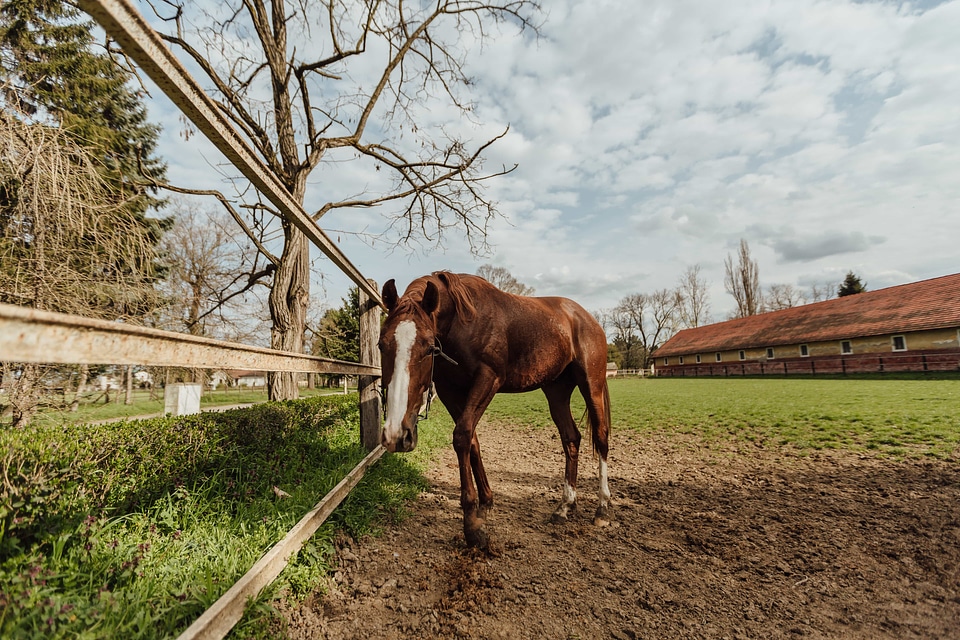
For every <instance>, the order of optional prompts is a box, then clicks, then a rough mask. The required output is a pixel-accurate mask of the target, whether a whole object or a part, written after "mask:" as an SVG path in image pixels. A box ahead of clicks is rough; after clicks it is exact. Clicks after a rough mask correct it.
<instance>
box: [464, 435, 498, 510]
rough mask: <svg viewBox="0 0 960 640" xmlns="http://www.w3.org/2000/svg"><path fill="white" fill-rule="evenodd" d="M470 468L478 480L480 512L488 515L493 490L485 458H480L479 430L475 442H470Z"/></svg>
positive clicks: (474, 438)
mask: <svg viewBox="0 0 960 640" xmlns="http://www.w3.org/2000/svg"><path fill="white" fill-rule="evenodd" d="M470 468H471V469H472V471H473V477H474V479H475V480H476V481H477V499H478V500H479V502H480V505H479V507H478V514H479V516H480V517H481V518H486V517H487V512H488V511H489V510H490V507H492V506H493V490H491V489H490V482H489V481H488V480H487V472H486V470H484V468H483V460H482V459H481V458H480V441H479V440H478V439H477V432H476V431H474V432H473V442H471V443H470Z"/></svg>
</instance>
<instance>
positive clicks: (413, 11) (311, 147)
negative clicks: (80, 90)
mask: <svg viewBox="0 0 960 640" xmlns="http://www.w3.org/2000/svg"><path fill="white" fill-rule="evenodd" d="M153 4H154V7H155V10H156V11H157V14H158V15H159V16H161V17H162V18H163V19H165V20H168V21H169V22H170V23H171V25H172V28H173V29H174V31H173V32H172V33H168V34H164V35H162V37H163V38H164V39H165V40H166V41H167V42H169V43H170V44H172V45H173V46H175V47H177V48H179V49H180V50H182V51H183V52H185V53H186V55H187V56H188V57H189V58H191V59H192V61H193V62H194V63H195V64H196V66H197V67H198V68H199V70H200V72H201V73H202V74H203V76H205V79H206V81H207V82H208V83H209V85H210V86H211V91H212V94H213V96H214V98H215V100H216V101H217V104H218V106H219V107H220V109H221V110H222V112H223V114H224V116H225V117H226V118H228V119H229V120H230V121H231V122H232V123H233V124H234V126H235V127H236V128H237V129H238V130H239V131H241V132H242V133H243V134H244V135H245V136H246V137H247V139H248V140H249V141H250V143H251V144H252V145H253V147H254V148H255V149H256V151H257V153H258V154H259V155H260V157H261V159H262V160H263V161H264V163H265V164H266V165H267V166H268V167H269V168H270V169H271V170H272V171H273V172H274V173H275V174H276V175H277V176H278V177H279V179H280V181H281V182H282V183H283V185H284V186H285V187H286V188H287V190H288V191H289V193H290V194H291V196H292V197H293V198H294V200H296V201H297V202H299V203H304V202H305V198H306V195H307V186H308V182H307V180H308V177H309V176H310V175H311V174H312V173H313V172H314V170H315V169H317V168H318V167H319V166H320V165H321V163H322V162H325V161H328V163H327V164H325V165H324V166H325V167H327V168H329V169H330V170H333V169H334V168H335V167H336V163H337V162H344V161H351V162H352V163H359V164H360V166H358V167H357V169H358V170H361V171H362V170H363V169H364V168H369V170H370V171H371V172H372V173H371V175H374V176H380V178H381V179H380V182H376V181H373V182H371V183H370V184H369V186H368V187H366V188H364V187H360V188H361V189H363V191H362V192H361V193H359V194H353V195H339V194H336V189H335V187H336V186H337V185H336V181H335V180H333V181H332V180H327V181H326V182H325V185H326V189H325V191H324V197H325V198H329V199H327V200H326V202H325V203H324V204H322V205H320V206H319V207H318V208H317V209H316V210H315V212H314V214H313V217H314V219H317V220H318V219H319V218H320V217H321V216H323V215H325V214H326V213H328V212H330V211H334V210H340V209H366V208H371V207H383V208H384V209H383V210H384V211H385V212H386V214H387V216H388V219H389V220H390V228H392V229H393V230H394V231H395V233H396V234H397V238H398V241H399V242H403V243H413V242H418V241H421V240H422V241H427V242H432V243H440V242H441V241H442V238H443V237H444V234H445V233H447V232H449V231H451V230H454V229H456V230H457V231H459V232H461V233H463V234H465V235H466V237H467V238H468V240H469V242H470V244H471V247H474V248H477V249H482V248H483V247H484V245H485V242H486V233H487V225H488V224H489V222H490V220H491V219H492V218H493V216H495V215H496V207H495V203H493V202H492V201H491V200H490V199H489V198H488V197H487V196H486V195H485V191H484V181H485V180H487V179H488V178H490V177H492V176H496V175H501V174H503V173H506V172H508V171H510V170H512V169H510V168H507V167H504V168H502V169H500V170H496V171H493V172H484V170H483V167H482V153H483V152H484V150H486V149H487V148H488V147H489V146H490V145H491V144H493V143H494V142H495V141H496V140H497V139H498V138H499V137H501V136H502V135H503V134H501V135H500V136H496V137H494V138H492V139H488V140H486V141H483V142H480V143H478V144H470V143H469V142H468V141H466V140H464V139H461V137H460V136H459V135H458V134H457V133H456V132H455V131H452V130H450V129H448V128H446V127H444V126H442V125H438V126H425V123H424V120H425V119H427V118H428V115H429V113H428V112H427V111H426V110H425V109H423V108H422V107H423V106H424V105H428V104H429V105H433V104H435V103H439V104H449V105H452V106H453V107H455V108H456V109H459V110H460V113H462V114H463V115H464V116H467V117H469V115H470V110H471V105H470V104H469V102H468V101H467V100H466V98H465V96H464V95H462V94H463V92H464V91H466V90H467V88H468V87H469V86H470V84H471V82H470V78H469V77H468V76H467V73H466V71H465V68H464V63H465V56H466V53H467V52H466V51H465V50H464V49H463V48H462V43H464V42H466V41H467V40H473V41H475V42H480V43H482V42H483V41H484V40H485V39H486V38H489V37H491V36H492V35H493V34H494V29H495V28H496V25H501V24H505V23H510V24H513V25H515V26H516V27H517V28H519V29H527V28H532V29H533V30H536V29H537V25H535V24H534V23H533V22H532V19H533V16H534V15H535V14H536V13H537V12H538V11H539V5H538V4H537V3H536V1H535V0H496V1H494V2H483V1H471V0H439V1H438V2H434V3H419V2H414V3H408V2H403V1H402V0H369V1H364V2H359V1H358V2H352V1H349V0H325V1H321V2H316V3H297V2H284V1H282V0H273V1H272V2H266V0H243V1H242V2H241V1H239V0H232V1H230V2H224V3H216V4H214V5H204V6H207V7H209V10H208V11H205V10H204V9H203V7H202V6H198V5H196V4H195V3H185V2H179V1H176V0H165V1H164V2H154V3H153ZM187 11H189V12H190V14H191V15H190V16H189V19H188V17H187V15H186V12H187ZM504 133H505V132H504ZM331 194H333V195H332V196H331ZM255 205H256V206H255V207H254V208H253V209H250V210H249V211H251V212H256V213H257V214H261V215H262V214H264V213H266V214H268V215H270V214H273V213H274V212H273V211H272V209H271V208H270V207H269V206H266V205H264V204H263V203H255ZM279 224H280V226H281V227H282V234H283V249H282V251H281V253H280V255H279V256H277V257H275V259H274V260H273V262H274V264H275V265H276V270H275V271H274V273H273V274H272V289H271V293H270V297H269V306H270V313H271V317H272V324H273V327H272V333H271V346H272V347H274V348H276V349H282V350H285V351H295V352H300V351H302V349H303V340H304V328H305V323H306V314H307V306H308V299H309V291H310V279H309V245H308V242H307V240H306V238H305V237H304V235H303V233H302V232H301V231H299V230H298V229H297V228H296V227H295V226H294V225H293V224H291V223H290V222H289V221H287V220H280V221H279ZM245 228H246V229H252V228H253V226H252V225H247V226H246V227H245ZM269 394H270V397H271V398H272V399H283V398H291V397H296V395H297V387H296V384H295V378H294V376H293V375H291V374H276V375H272V376H271V378H270V382H269Z"/></svg>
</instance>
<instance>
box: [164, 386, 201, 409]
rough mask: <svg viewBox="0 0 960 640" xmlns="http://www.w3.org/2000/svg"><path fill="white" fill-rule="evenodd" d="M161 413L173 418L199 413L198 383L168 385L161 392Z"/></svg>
mask: <svg viewBox="0 0 960 640" xmlns="http://www.w3.org/2000/svg"><path fill="white" fill-rule="evenodd" d="M163 412H164V414H170V415H174V416H187V415H190V414H193V413H200V383H199V382H198V383H192V382H191V383H179V382H178V383H176V384H168V385H167V386H166V388H164V390H163Z"/></svg>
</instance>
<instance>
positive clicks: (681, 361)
mask: <svg viewBox="0 0 960 640" xmlns="http://www.w3.org/2000/svg"><path fill="white" fill-rule="evenodd" d="M680 364H683V356H680Z"/></svg>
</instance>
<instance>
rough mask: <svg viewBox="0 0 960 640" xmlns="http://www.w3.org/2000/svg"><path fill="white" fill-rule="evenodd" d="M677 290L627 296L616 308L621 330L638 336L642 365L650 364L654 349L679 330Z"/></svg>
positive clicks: (660, 290)
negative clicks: (677, 322) (677, 327)
mask: <svg viewBox="0 0 960 640" xmlns="http://www.w3.org/2000/svg"><path fill="white" fill-rule="evenodd" d="M676 312H677V307H676V292H675V291H671V290H669V289H659V290H657V291H654V292H653V293H651V294H646V293H633V294H630V295H628V296H625V297H624V298H623V299H622V300H621V301H620V303H619V304H618V305H617V306H616V308H615V309H614V311H613V317H614V318H616V319H617V322H618V324H619V325H622V326H618V327H617V330H618V333H622V334H624V335H625V336H626V337H628V338H629V336H631V335H632V336H635V337H639V346H640V348H641V349H642V353H641V366H643V367H648V366H650V362H651V361H652V360H653V357H654V352H655V351H656V350H657V349H658V348H659V347H660V345H661V344H663V343H664V342H666V341H667V340H668V339H669V338H670V336H672V335H673V332H674V331H675V329H676Z"/></svg>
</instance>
